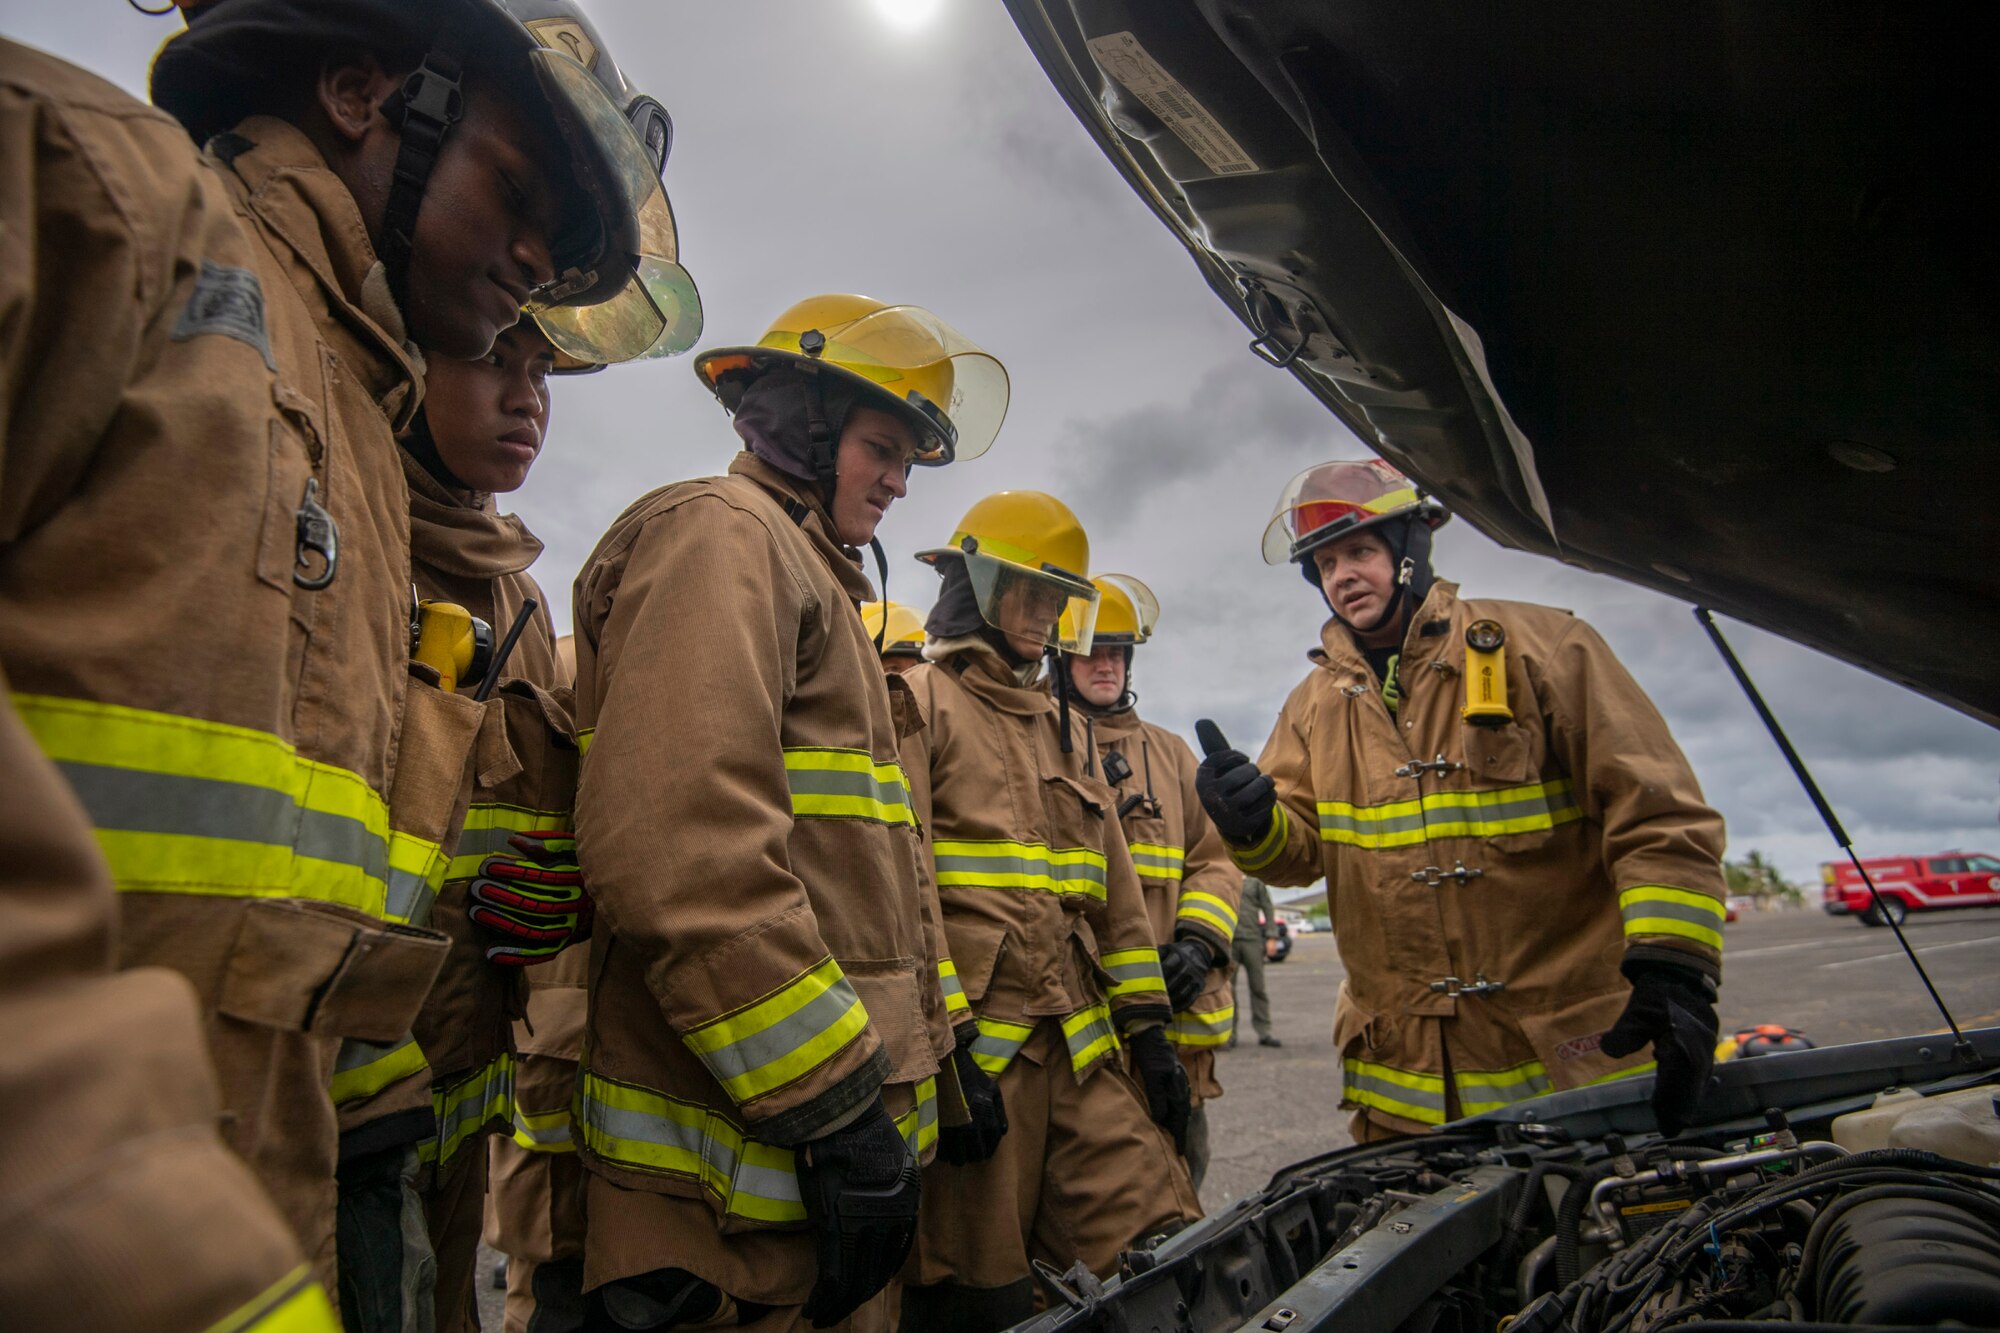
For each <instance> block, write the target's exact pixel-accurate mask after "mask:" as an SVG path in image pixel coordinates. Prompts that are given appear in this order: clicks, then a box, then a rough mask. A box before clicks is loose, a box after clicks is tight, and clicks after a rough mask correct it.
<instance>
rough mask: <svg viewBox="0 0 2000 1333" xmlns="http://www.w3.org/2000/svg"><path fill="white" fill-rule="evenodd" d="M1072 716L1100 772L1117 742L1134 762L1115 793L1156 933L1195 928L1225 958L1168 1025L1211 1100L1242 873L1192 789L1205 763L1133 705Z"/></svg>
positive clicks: (1229, 1023)
mask: <svg viewBox="0 0 2000 1333" xmlns="http://www.w3.org/2000/svg"><path fill="white" fill-rule="evenodd" d="M1073 716H1078V717H1081V718H1083V719H1084V720H1085V725H1084V732H1085V734H1086V735H1088V736H1089V737H1090V738H1091V740H1092V741H1093V742H1094V744H1095V747H1096V751H1097V759H1098V765H1099V767H1098V776H1099V777H1105V776H1106V775H1105V773H1104V770H1103V762H1104V757H1105V755H1107V754H1109V753H1111V752H1112V751H1114V750H1115V751H1117V752H1118V753H1119V754H1120V755H1121V756H1123V758H1124V760H1125V762H1126V763H1127V764H1129V765H1131V768H1132V772H1131V775H1130V776H1129V777H1127V778H1126V779H1125V780H1124V781H1123V782H1121V783H1119V784H1118V785H1117V786H1116V787H1115V788H1113V795H1114V796H1115V797H1116V799H1117V805H1118V808H1119V810H1120V811H1121V813H1120V814H1119V817H1118V823H1119V825H1120V827H1121V828H1122V829H1123V830H1124V833H1125V845H1126V847H1127V849H1128V850H1130V852H1131V853H1132V868H1133V870H1134V871H1136V872H1137V873H1138V876H1139V883H1140V884H1141V885H1142V886H1143V887H1144V888H1145V891H1146V915H1147V918H1148V919H1149V920H1150V921H1151V922H1152V926H1153V939H1154V940H1155V941H1156V942H1157V943H1160V944H1167V943H1170V942H1172V941H1173V940H1175V939H1177V938H1179V937H1181V936H1182V935H1192V936H1195V937H1197V938H1199V939H1200V940H1201V941H1202V942H1203V943H1205V944H1207V945H1208V947H1209V948H1210V949H1211V950H1213V951H1214V953H1215V956H1216V958H1217V959H1218V960H1220V963H1219V965H1218V966H1217V967H1215V968H1214V969H1212V970H1211V971H1210V972H1209V974H1208V984H1207V985H1206V986H1204V987H1203V988H1202V992H1201V994H1200V995H1198V996H1196V997H1195V1001H1194V1003H1193V1004H1191V1005H1189V1006H1188V1007H1187V1008H1186V1009H1184V1010H1181V1011H1180V1012H1178V1013H1176V1014H1175V1015H1174V1019H1173V1022H1171V1023H1169V1024H1168V1025H1167V1039H1168V1040H1169V1041H1171V1042H1173V1043H1174V1048H1175V1050H1176V1051H1178V1052H1179V1054H1180V1057H1181V1063H1182V1064H1183V1065H1185V1066H1186V1067H1187V1071H1188V1085H1189V1087H1190V1088H1191V1090H1192V1091H1193V1094H1194V1103H1195V1105H1197V1106H1199V1105H1200V1104H1201V1103H1202V1101H1203V1100H1204V1099H1206V1098H1209V1097H1220V1096H1221V1095H1222V1084H1221V1083H1220V1082H1219V1081H1218V1080H1217V1079H1216V1077H1215V1050H1216V1048H1217V1047H1218V1046H1221V1045H1222V1044H1223V1043H1225V1042H1227V1041H1228V1040H1229V1034H1230V1032H1231V1031H1232V1030H1234V1027H1235V1023H1236V997H1235V995H1234V993H1233V991H1232V988H1231V986H1230V981H1229V977H1230V971H1229V946H1230V941H1231V940H1232V939H1233V938H1234V937H1235V934H1236V912H1237V908H1238V907H1239V906H1240V905H1241V900H1242V896H1243V872H1242V871H1240V870H1238V869H1237V868H1236V866H1235V864H1234V863H1233V862H1231V861H1230V859H1229V848H1228V844H1227V843H1225V842H1223V840H1222V835H1221V834H1220V833H1217V832H1216V831H1215V825H1214V823H1213V822H1211V821H1210V819H1209V817H1208V812H1207V811H1206V810H1204V809H1202V808H1201V799H1200V797H1198V796H1196V795H1195V789H1194V775H1195V770H1196V769H1197V768H1199V767H1200V761H1199V760H1197V759H1196V758H1195V757H1194V751H1193V750H1191V749H1189V748H1188V744H1187V742H1186V741H1184V740H1182V739H1181V738H1180V737H1179V736H1177V735H1175V734H1174V733H1173V732H1171V731H1168V730H1167V729H1166V728H1165V727H1160V726H1156V725H1154V724H1153V723H1151V722H1147V721H1145V720H1143V719H1142V718H1140V716H1139V714H1138V712H1137V710H1136V709H1131V708H1128V709H1125V710H1124V711H1122V712H1115V713H1083V712H1078V713H1075V714H1073ZM1134 798H1137V799H1136V800H1135V799H1134Z"/></svg>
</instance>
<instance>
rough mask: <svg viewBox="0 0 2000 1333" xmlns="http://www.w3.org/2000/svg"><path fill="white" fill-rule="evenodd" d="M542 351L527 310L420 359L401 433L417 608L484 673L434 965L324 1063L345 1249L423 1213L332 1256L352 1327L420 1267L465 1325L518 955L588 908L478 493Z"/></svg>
mask: <svg viewBox="0 0 2000 1333" xmlns="http://www.w3.org/2000/svg"><path fill="white" fill-rule="evenodd" d="M565 361H567V359H566V358H565ZM557 363H558V357H557V353H556V351H555V349H554V348H553V347H552V346H551V344H550V343H549V341H548V339H547V337H546V336H544V335H543V333H542V332H541V330H540V329H539V328H538V327H537V326H536V324H535V323H534V322H533V321H532V320H525V321H523V322H522V323H521V324H518V325H516V326H515V327H514V328H512V329H508V330H506V331H505V332H503V333H502V334H501V335H500V336H499V338H498V339H497V340H496V342H495V344H494V347H493V350H492V352H490V353H489V354H488V355H487V356H485V357H484V358H482V359H480V360H479V361H476V362H464V361H452V360H448V359H446V358H443V357H433V358H431V361H430V373H429V376H428V379H429V383H428V385H427V390H428V392H427V395H426V398H425V402H424V408H423V411H422V412H421V413H420V414H419V415H418V418H417V420H416V421H415V422H414V423H413V424H412V426H411V429H410V430H409V431H408V432H407V433H406V434H405V435H404V437H403V471H404V475H405V478H406V480H407V481H408V483H409V488H410V554H411V561H412V572H413V576H414V580H415V584H416V592H417V596H418V597H419V598H420V599H421V600H422V603H423V610H422V615H423V616H424V617H425V618H426V624H427V625H428V624H430V623H432V621H433V619H434V618H435V620H436V621H437V622H438V628H441V629H445V630H446V631H447V633H451V632H455V630H454V629H453V627H454V626H456V625H462V624H465V623H467V622H465V621H463V620H458V619H455V617H456V616H457V613H459V612H463V613H465V615H467V616H470V617H472V618H473V619H474V621H475V622H476V623H477V624H478V625H480V626H482V627H483V628H481V629H480V630H479V631H478V633H477V635H476V636H474V637H473V638H470V639H466V640H464V644H465V646H464V647H463V648H462V649H461V651H460V653H459V654H455V655H453V657H452V661H451V669H452V670H453V671H454V672H456V671H459V670H463V671H464V672H465V673H466V675H467V677H468V678H467V679H464V680H460V681H457V682H456V683H457V685H458V688H459V689H460V691H461V692H464V693H468V694H474V693H477V692H478V691H479V689H480V688H481V685H482V678H483V677H484V676H486V675H487V674H489V673H493V672H495V671H496V668H497V674H495V681H496V688H495V689H494V690H493V691H492V693H491V699H492V702H491V703H490V704H489V705H488V706H487V708H486V712H485V717H484V721H483V724H482V727H481V731H480V735H479V738H478V741H477V742H476V744H475V747H474V754H473V763H472V766H471V770H470V772H469V773H468V774H467V782H466V784H465V786H464V788H463V789H462V791H461V797H462V799H464V800H466V801H467V802H468V805H467V806H466V808H465V809H464V810H463V811H462V814H461V817H460V818H459V820H458V824H459V827H460V828H461V829H462V830H463V831H462V833H461V835H460V838H459V841H458V848H457V852H456V854H455V855H454V856H453V858H452V862H451V866H450V869H449V871H448V872H447V873H446V876H445V880H444V887H443V891H442V892H441V893H440V894H439V895H438V899H437V902H436V904H435V905H434V906H433V908H432V911H431V917H430V924H431V925H433V926H434V927H436V928H437V929H439V930H441V931H443V932H444V933H445V934H446V936H447V937H448V938H449V939H450V941H451V948H450V951H449V953H448V954H447V955H446V959H445V964H444V967H443V968H442V969H441V970H440V971H439V974H438V979H437V981H436V983H435V984H434V985H433V986H432V988H431V993H430V995H429V997H428V998H427V999H426V1000H425V1002H424V1007H423V1009H422V1011H421V1012H420V1013H419V1015H418V1017H417V1022H416V1025H415V1027H414V1029H413V1030H412V1033H411V1035H410V1036H408V1037H406V1038H404V1039H403V1040H401V1041H398V1042H391V1043H385V1044H381V1045H373V1044H364V1043H355V1042H350V1043H348V1045H347V1046H346V1047H344V1048H343V1049H342V1051H341V1054H340V1058H339V1060H338V1061H337V1062H336V1065H335V1072H334V1080H333V1094H334V1102H335V1105H336V1106H337V1107H339V1109H340V1113H341V1131H342V1132H341V1168H340V1175H341V1225H342V1235H343V1237H345V1236H348V1235H349V1234H352V1235H353V1236H354V1239H355V1242H356V1244H354V1245H353V1246H351V1247H344V1249H343V1253H346V1252H347V1250H348V1249H352V1250H354V1251H356V1252H359V1253H364V1254H368V1255H370V1256H371V1257H372V1256H374V1255H375V1254H377V1253H378V1252H380V1253H382V1254H383V1256H384V1257H386V1255H387V1254H388V1253H392V1252H393V1247H391V1248H387V1249H384V1248H383V1247H378V1246H376V1245H373V1244H370V1243H369V1239H368V1236H367V1234H366V1233H367V1231H368V1230H369V1229H370V1228H373V1229H375V1230H377V1231H378V1232H379V1231H382V1230H385V1229H386V1230H390V1231H394V1230H395V1229H396V1227H397V1219H396V1216H395V1215H394V1214H392V1213H389V1212H387V1207H388V1205H389V1203H390V1201H391V1200H392V1199H396V1198H397V1196H398V1195H400V1196H402V1197H401V1200H400V1202H402V1203H403V1206H405V1207H409V1206H411V1205H413V1204H416V1205H420V1206H421V1208H422V1210H423V1212H424V1214H425V1216H426V1219H427V1225H426V1226H425V1228H424V1230H423V1231H420V1232H416V1233H414V1235H412V1233H411V1232H410V1231H409V1230H408V1229H405V1231H404V1234H405V1236H406V1240H415V1241H416V1242H417V1243H415V1244H406V1245H405V1247H404V1248H403V1252H402V1255H401V1259H400V1265H399V1266H400V1268H401V1270H402V1271H401V1272H400V1273H398V1272H396V1271H393V1268H392V1269H391V1270H390V1271H386V1272H385V1271H382V1270H383V1267H384V1266H383V1265H381V1264H373V1265H370V1264H362V1265H359V1266H358V1267H357V1265H354V1264H350V1263H349V1262H348V1261H347V1260H345V1259H343V1261H342V1264H341V1269H342V1274H341V1281H342V1292H343V1294H342V1301H343V1305H344V1306H346V1307H348V1308H349V1316H348V1318H349V1322H350V1323H358V1322H360V1321H358V1320H357V1318H356V1315H355V1313H354V1309H353V1307H354V1306H355V1305H358V1304H359V1303H360V1302H362V1301H372V1302H373V1303H374V1304H375V1305H376V1306H377V1318H376V1321H375V1322H376V1323H381V1324H385V1325H387V1326H391V1327H395V1326H399V1325H400V1322H401V1321H398V1320H395V1319H393V1318H392V1317H391V1311H390V1305H391V1303H392V1302H394V1301H395V1298H394V1297H392V1295H391V1292H392V1291H394V1290H395V1289H397V1288H401V1287H403V1286H405V1285H409V1286H411V1287H413V1288H415V1290H413V1291H412V1293H411V1297H410V1299H415V1300H422V1299H427V1296H426V1294H425V1293H424V1292H423V1291H422V1289H421V1288H422V1286H423V1283H424V1282H426V1281H428V1280H429V1279H430V1275H431V1271H432V1269H433V1268H434V1272H435V1308H436V1312H437V1318H436V1328H437V1329H438V1330H439V1331H440V1333H460V1331H461V1330H468V1329H469V1330H472V1331H473V1333H477V1329H478V1327H479V1320H478V1310H477V1306H476V1303H475V1299H474V1292H473V1278H474V1268H475V1260H476V1251H477V1248H478V1243H479V1233H480V1223H481V1219H482V1215H483V1203H484V1199H485V1193H486V1169H485V1168H486V1157H487V1154H486V1144H485V1141H484V1138H485V1134H486V1132H487V1131H489V1130H491V1129H494V1128H498V1127H507V1128H511V1127H512V1123H513V1116H512V1113H513V1111H514V1106H515V1098H514V1092H515V1074H516V1058H515V1052H514V1049H513V1043H512V1035H513V1034H512V1028H513V1022H512V1020H513V1018H514V1016H515V1015H516V1014H518V1013H520V1012H521V1008H522V996H521V994H520V990H519V987H520V983H521V980H522V978H521V973H520V969H521V967H522V966H523V965H526V964H535V963H545V962H547V961H548V960H549V959H552V958H554V957H556V955H557V953H558V952H559V951H560V950H562V949H563V948H564V947H565V946H566V945H567V944H568V943H569V942H570V940H571V939H572V938H573V937H574V935H575V934H576V933H577V931H578V930H579V928H580V927H582V926H583V925H584V924H585V923H587V921H588V916H587V909H588V905H589V904H588V900H587V899H586V898H584V897H583V894H582V889H581V887H580V876H579V875H578V874H577V871H576V866H575V858H574V856H573V855H572V854H571V851H572V849H573V848H574V845H575V841H574V837H573V835H572V834H571V833H570V830H569V824H570V809H571V806H572V805H573V803H574V801H575V796H576V765H577V752H576V739H575V729H574V723H573V722H572V720H571V712H572V704H571V698H570V689H569V681H570V672H569V671H568V670H566V669H564V668H563V667H562V666H561V665H560V664H559V663H558V661H557V654H556V646H555V634H554V631H553V627H552V625H551V622H550V620H549V615H548V611H547V609H546V607H547V599H546V598H545V597H544V596H543V593H542V590H541V588H540V587H538V586H537V585H536V583H535V580H534V578H533V577H532V576H530V575H529V573H528V572H527V571H528V566H529V565H531V564H532V563H533V562H534V560H535V558H536V557H537V556H539V555H540V554H541V551H542V544H541V542H540V541H539V540H537V539H536V538H535V536H534V534H533V533H531V532H529V531H528V529H527V527H526V525H525V524H523V523H522V521H521V519H520V518H519V517H518V516H516V515H512V514H502V513H500V512H499V511H498V508H497V505H496V502H495V499H494V497H495V496H496V495H498V494H504V493H507V492H511V491H514V490H517V489H519V488H520V486H521V485H522V484H523V483H524V482H525V481H526V480H527V476H528V471H529V469H530V467H531V466H532V464H533V462H534V460H535V458H536V457H537V456H538V455H539V453H540V451H541V448H542V444H543V440H544V437H545V435H546V432H547V428H548V421H549V408H550V404H549V385H548V376H549V374H550V373H551V371H552V370H554V369H555V368H556V366H557ZM568 366H569V368H572V369H578V368H580V367H577V366H576V365H575V363H574V362H568ZM530 602H533V603H534V607H533V609H532V611H529V605H528V604H529V603H530ZM524 613H526V614H525V616H524ZM517 624H518V626H519V632H518V633H517V634H516V633H514V629H515V627H516V625H517ZM510 634H512V635H513V637H512V640H511V644H510V642H509V635H510ZM429 642H430V639H429V637H426V639H425V643H426V645H428V643H429ZM503 651H504V652H505V654H506V655H505V658H504V661H498V662H496V659H497V658H498V657H499V655H500V653H501V652H503ZM429 653H430V649H429V648H428V646H426V647H425V648H424V649H422V650H420V655H423V656H427V655H428V654H429ZM460 657H462V658H463V660H462V661H461V660H459V658H460ZM577 954H578V956H579V957H581V956H582V954H583V951H582V950H578V951H577ZM565 1101H566V1099H565ZM529 1137H531V1138H532V1137H533V1134H532V1132H531V1133H530V1135H529ZM563 1139H564V1141H565V1142H566V1136H563ZM398 1184H401V1185H402V1187H403V1188H401V1189H400V1190H398V1189H396V1188H394V1187H395V1186H396V1185H398ZM425 1239H427V1241H428V1243H427V1244H425V1243H423V1240H425ZM413 1270H414V1271H413ZM350 1287H354V1288H357V1290H356V1291H355V1292H354V1293H353V1294H352V1296H350V1294H349V1290H348V1289H349V1288H350ZM364 1326H368V1325H364Z"/></svg>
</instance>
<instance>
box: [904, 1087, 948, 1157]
mask: <svg viewBox="0 0 2000 1333" xmlns="http://www.w3.org/2000/svg"><path fill="white" fill-rule="evenodd" d="M913 1091H914V1092H915V1093H916V1098H917V1104H916V1105H915V1106H913V1107H911V1108H910V1109H909V1110H907V1111H905V1112H903V1114H901V1115H899V1116H897V1117H896V1128H897V1129H899V1130H901V1131H902V1133H903V1142H905V1143H907V1144H909V1145H910V1155H911V1156H913V1157H916V1158H918V1159H919V1160H921V1159H922V1158H923V1155H924V1154H925V1153H927V1152H929V1151H930V1150H931V1149H932V1148H933V1147H935V1146H936V1145H937V1137H938V1109H937V1080H936V1079H935V1078H922V1079H918V1080H917V1083H916V1086H915V1088H914V1089H913Z"/></svg>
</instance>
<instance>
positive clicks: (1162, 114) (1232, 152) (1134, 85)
mask: <svg viewBox="0 0 2000 1333" xmlns="http://www.w3.org/2000/svg"><path fill="white" fill-rule="evenodd" d="M1090 54H1091V57H1092V58H1093V59H1094V60H1096V61H1097V67H1098V68H1099V69H1101V70H1103V71H1104V73H1105V74H1106V75H1107V76H1108V77H1110V78H1112V79H1115V80H1116V81H1117V82H1118V83H1119V84H1120V85H1121V86H1123V87H1124V89H1125V90H1126V91H1127V92H1129V93H1131V94H1132V96H1134V97H1136V98H1138V99H1139V100H1140V101H1141V102H1143V103H1145V105H1146V109H1147V110H1148V111H1150V112H1152V113H1153V114H1154V115H1156V116H1158V117H1159V118H1160V119H1161V120H1162V121H1164V122H1165V123H1166V126H1167V128H1168V129H1170V130H1172V131H1173V132H1174V134H1175V136H1176V137H1177V138H1179V139H1180V141H1181V142H1182V143H1184V144H1186V145H1187V146H1188V148H1189V149H1191V150H1192V151H1193V153H1194V155H1195V156H1196V157H1198V158H1200V159H1201V160H1202V164H1203V165H1204V166H1206V167H1207V168H1208V169H1209V170H1210V171H1212V172H1214V173H1215V174H1216V175H1218V176H1242V175H1247V174H1248V173H1250V172H1253V171H1256V170H1258V167H1257V164H1256V163H1255V162H1254V161H1252V160H1251V158H1250V154H1248V153H1246V152H1244V151H1243V146H1242V145H1241V144H1239V143H1237V142H1236V140H1234V139H1232V138H1231V137H1230V136H1229V131H1228V130H1225V129H1223V128H1222V124H1221V122H1219V121H1217V120H1216V118H1215V117H1214V116H1211V115H1210V114H1209V113H1208V108H1207V107H1205V106H1203V105H1202V104H1201V103H1200V102H1197V101H1196V100H1195V99H1194V96H1193V94H1191V93H1189V92H1188V90H1187V89H1186V88H1183V87H1182V86H1181V83H1180V80H1178V79H1176V78H1175V77H1174V76H1173V75H1171V74H1169V73H1167V71H1166V69H1165V68H1164V67H1163V66H1162V65H1161V64H1160V62H1159V61H1157V60H1155V59H1153V57H1152V56H1150V55H1148V54H1147V53H1146V48H1145V47H1143V46H1141V45H1139V39H1138V38H1137V37H1134V36H1133V35H1132V34H1131V33H1129V32H1113V33H1107V34H1105V35H1104V36H1102V37H1093V38H1091V39H1090Z"/></svg>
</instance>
